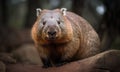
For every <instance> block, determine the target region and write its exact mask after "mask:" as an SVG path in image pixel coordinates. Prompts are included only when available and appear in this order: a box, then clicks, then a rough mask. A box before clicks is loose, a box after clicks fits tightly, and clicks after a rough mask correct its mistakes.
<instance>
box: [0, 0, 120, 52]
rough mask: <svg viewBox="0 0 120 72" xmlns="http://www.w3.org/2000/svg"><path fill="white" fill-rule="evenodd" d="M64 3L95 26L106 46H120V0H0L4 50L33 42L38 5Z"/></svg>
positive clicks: (51, 6) (0, 40) (0, 44)
mask: <svg viewBox="0 0 120 72" xmlns="http://www.w3.org/2000/svg"><path fill="white" fill-rule="evenodd" d="M62 7H64V8H67V9H68V11H72V12H74V13H76V14H78V15H80V16H82V17H83V18H85V19H86V20H87V21H88V22H89V23H90V24H91V25H92V26H93V27H94V29H95V30H96V32H97V33H98V34H99V37H100V39H101V47H102V48H103V49H104V50H108V49H111V48H112V49H120V0H0V52H11V51H12V50H13V49H16V48H19V47H20V46H21V45H23V44H28V43H31V44H33V41H32V39H31V36H30V30H31V27H32V25H33V24H34V22H35V20H36V8H41V9H56V8H62Z"/></svg>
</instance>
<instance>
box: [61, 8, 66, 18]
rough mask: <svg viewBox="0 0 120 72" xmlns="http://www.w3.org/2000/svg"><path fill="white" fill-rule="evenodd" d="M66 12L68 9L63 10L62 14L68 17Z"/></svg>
mask: <svg viewBox="0 0 120 72" xmlns="http://www.w3.org/2000/svg"><path fill="white" fill-rule="evenodd" d="M66 11H67V9H66V8H61V12H62V14H63V15H64V16H65V15H66Z"/></svg>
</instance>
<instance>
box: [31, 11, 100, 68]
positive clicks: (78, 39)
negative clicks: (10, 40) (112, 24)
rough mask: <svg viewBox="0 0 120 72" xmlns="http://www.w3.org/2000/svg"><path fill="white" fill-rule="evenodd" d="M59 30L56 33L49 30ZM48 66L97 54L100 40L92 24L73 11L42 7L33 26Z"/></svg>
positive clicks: (41, 55) (38, 46)
mask: <svg viewBox="0 0 120 72" xmlns="http://www.w3.org/2000/svg"><path fill="white" fill-rule="evenodd" d="M49 32H51V33H55V34H49ZM31 34H32V39H33V40H34V42H35V46H36V48H37V50H38V52H39V54H40V57H41V59H42V61H43V64H44V66H47V67H49V66H54V65H58V64H60V63H64V62H71V61H74V60H79V59H83V58H87V57H90V56H93V55H95V54H97V53H99V52H100V47H99V46H100V40H99V37H98V35H97V33H96V32H95V30H94V29H93V28H92V26H91V25H90V24H89V23H88V22H87V21H86V20H84V19H83V18H82V17H80V16H78V15H77V14H75V13H73V12H69V11H67V12H66V15H63V14H62V11H61V10H60V9H55V10H42V11H41V13H40V15H39V16H38V17H37V20H36V22H35V24H34V25H33V27H32V30H31Z"/></svg>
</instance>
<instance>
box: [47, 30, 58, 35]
mask: <svg viewBox="0 0 120 72" xmlns="http://www.w3.org/2000/svg"><path fill="white" fill-rule="evenodd" d="M48 35H49V36H54V35H56V31H48Z"/></svg>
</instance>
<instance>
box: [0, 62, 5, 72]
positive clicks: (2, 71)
mask: <svg viewBox="0 0 120 72" xmlns="http://www.w3.org/2000/svg"><path fill="white" fill-rule="evenodd" d="M0 72H5V64H4V63H3V62H1V61H0Z"/></svg>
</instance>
